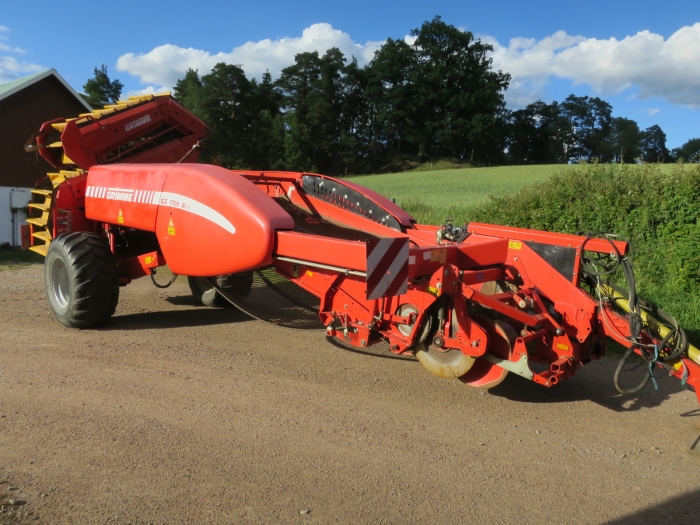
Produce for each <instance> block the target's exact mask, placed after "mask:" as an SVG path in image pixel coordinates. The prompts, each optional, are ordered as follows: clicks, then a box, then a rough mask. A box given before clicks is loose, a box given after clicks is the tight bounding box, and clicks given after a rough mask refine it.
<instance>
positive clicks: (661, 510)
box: [605, 486, 700, 525]
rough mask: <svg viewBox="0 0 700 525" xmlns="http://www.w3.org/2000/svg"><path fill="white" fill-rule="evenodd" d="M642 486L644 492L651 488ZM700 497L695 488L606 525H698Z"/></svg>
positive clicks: (699, 492)
mask: <svg viewBox="0 0 700 525" xmlns="http://www.w3.org/2000/svg"><path fill="white" fill-rule="evenodd" d="M640 488H641V492H642V494H643V493H644V490H647V489H651V487H649V486H641V487H640ZM699 499H700V490H694V491H692V492H687V493H685V494H683V495H682V496H678V497H676V498H673V499H670V500H666V501H664V502H663V503H661V504H659V505H655V506H653V507H649V508H648V509H644V510H640V511H638V512H635V513H634V514H630V515H629V516H624V517H622V518H619V519H616V520H612V521H608V522H605V525H642V524H643V525H656V524H658V525H661V524H664V525H666V524H668V523H673V524H674V525H697V523H698V500H699Z"/></svg>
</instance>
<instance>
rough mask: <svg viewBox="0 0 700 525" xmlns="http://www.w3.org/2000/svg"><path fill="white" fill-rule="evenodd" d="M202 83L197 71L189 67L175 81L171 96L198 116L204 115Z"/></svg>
mask: <svg viewBox="0 0 700 525" xmlns="http://www.w3.org/2000/svg"><path fill="white" fill-rule="evenodd" d="M202 88H203V84H202V80H201V79H200V78H199V72H198V71H196V70H194V69H191V68H189V69H188V70H187V71H186V72H185V76H184V77H183V78H181V79H180V80H178V81H177V83H176V84H175V88H174V89H173V97H175V99H176V100H177V101H178V102H179V103H180V104H182V105H183V106H184V107H185V108H187V109H189V110H190V111H191V112H192V113H194V114H195V115H197V116H198V117H202V116H204V95H203V93H202V90H203V89H202Z"/></svg>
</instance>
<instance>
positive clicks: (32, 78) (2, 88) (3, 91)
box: [0, 69, 92, 111]
mask: <svg viewBox="0 0 700 525" xmlns="http://www.w3.org/2000/svg"><path fill="white" fill-rule="evenodd" d="M50 76H53V77H55V78H56V79H57V80H58V81H59V82H60V83H61V84H63V86H64V87H65V88H66V89H67V90H68V91H69V92H70V93H71V94H72V95H73V96H74V97H75V98H76V100H78V101H80V103H81V104H82V105H83V106H85V109H87V110H88V111H92V108H91V107H90V105H89V104H88V103H87V102H85V100H83V97H81V96H80V95H79V94H78V92H77V91H75V90H74V89H73V88H72V87H70V84H68V82H66V81H65V80H64V79H63V77H62V76H61V75H59V74H58V72H57V71H56V70H55V69H47V70H45V71H40V72H39V73H35V74H33V75H29V76H28V77H22V78H18V79H17V80H13V81H12V82H8V83H7V84H0V100H4V99H6V98H7V97H9V96H12V95H14V94H15V93H17V92H18V91H21V90H23V89H24V88H26V87H28V86H31V85H32V84H35V83H37V82H39V81H41V80H43V79H45V78H47V77H50Z"/></svg>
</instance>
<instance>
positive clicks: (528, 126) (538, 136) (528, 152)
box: [507, 100, 568, 164]
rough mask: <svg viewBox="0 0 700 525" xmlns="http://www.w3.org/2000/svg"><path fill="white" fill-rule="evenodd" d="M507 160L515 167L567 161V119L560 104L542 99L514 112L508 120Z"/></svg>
mask: <svg viewBox="0 0 700 525" xmlns="http://www.w3.org/2000/svg"><path fill="white" fill-rule="evenodd" d="M508 122H509V127H508V138H507V146H508V157H509V159H510V162H512V163H514V164H557V163H564V162H566V161H567V160H568V159H567V156H566V152H565V148H564V142H565V137H566V120H565V119H564V118H563V117H562V115H561V111H560V109H559V104H558V103H557V102H556V101H554V102H552V103H551V104H545V103H544V102H542V101H541V100H538V101H537V102H533V103H532V104H528V106H527V107H525V108H524V109H520V110H516V111H513V112H512V113H511V115H510V117H509V119H508Z"/></svg>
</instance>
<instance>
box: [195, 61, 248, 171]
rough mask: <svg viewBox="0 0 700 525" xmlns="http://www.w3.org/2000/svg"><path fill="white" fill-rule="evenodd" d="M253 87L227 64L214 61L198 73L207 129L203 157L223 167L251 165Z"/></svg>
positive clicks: (242, 73)
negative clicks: (205, 71)
mask: <svg viewBox="0 0 700 525" xmlns="http://www.w3.org/2000/svg"><path fill="white" fill-rule="evenodd" d="M253 89H254V88H253V86H252V84H251V82H250V80H248V78H247V77H246V76H245V73H244V71H243V70H242V69H241V68H240V67H238V66H234V65H231V64H224V63H218V64H216V65H215V66H214V68H213V69H212V70H211V73H209V74H208V75H204V76H203V77H202V96H203V98H204V100H205V102H204V105H203V114H204V117H205V121H206V122H207V124H208V125H209V130H210V131H209V137H208V138H207V140H206V142H205V143H204V146H205V147H204V151H203V153H204V155H203V157H204V159H205V160H209V161H212V162H215V163H218V164H221V165H222V166H225V167H227V168H250V167H251V164H252V158H251V154H252V152H253V151H254V149H253V147H252V142H253V140H252V139H253V135H252V133H251V127H252V120H253V117H254V116H255V113H256V112H255V107H254V105H253V104H251V98H252V97H251V95H252V93H253Z"/></svg>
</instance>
